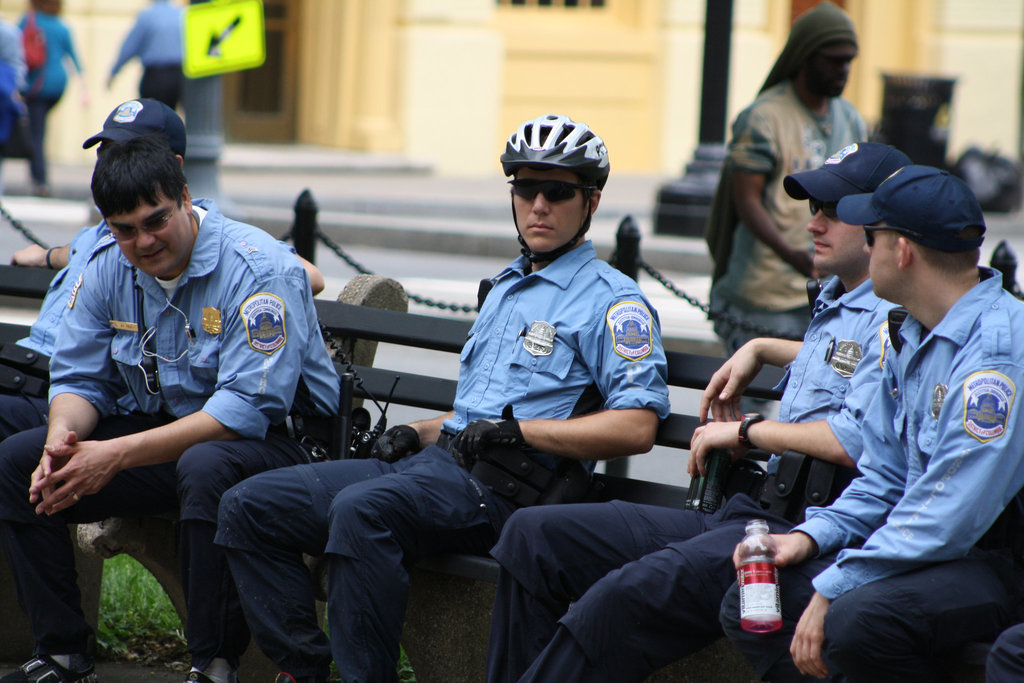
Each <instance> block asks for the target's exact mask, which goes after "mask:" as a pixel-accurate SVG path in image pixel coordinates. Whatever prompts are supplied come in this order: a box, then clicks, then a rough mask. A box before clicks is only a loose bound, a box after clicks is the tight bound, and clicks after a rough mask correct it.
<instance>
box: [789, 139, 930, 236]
mask: <svg viewBox="0 0 1024 683" xmlns="http://www.w3.org/2000/svg"><path fill="white" fill-rule="evenodd" d="M912 163H914V162H912V161H911V160H910V157H908V156H907V155H906V154H904V153H903V152H901V151H899V150H898V149H896V148H895V147H893V146H892V145H883V144H880V143H878V142H855V143H853V144H852V145H847V146H846V147H843V148H842V149H841V150H839V151H838V152H836V153H835V154H833V155H832V156H830V157H829V158H828V159H825V163H824V164H822V166H821V167H820V168H816V169H814V170H813V171H801V172H800V173H791V174H790V175H788V176H786V177H785V178H783V180H782V186H783V187H784V188H785V189H786V194H788V195H789V196H790V197H792V198H793V199H811V198H813V199H817V200H818V201H819V202H838V201H839V200H840V199H842V198H843V197H845V196H846V195H849V194H860V193H862V192H874V191H875V188H876V187H878V185H879V184H880V183H881V182H882V181H883V180H885V179H886V178H888V177H889V176H891V175H892V174H893V173H895V172H896V171H897V170H899V169H901V168H903V167H904V166H909V165H910V164H912ZM854 225H856V224H854Z"/></svg>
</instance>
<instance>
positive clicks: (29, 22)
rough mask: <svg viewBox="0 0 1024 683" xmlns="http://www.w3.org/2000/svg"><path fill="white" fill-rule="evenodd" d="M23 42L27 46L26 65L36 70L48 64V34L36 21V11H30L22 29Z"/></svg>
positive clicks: (30, 69)
mask: <svg viewBox="0 0 1024 683" xmlns="http://www.w3.org/2000/svg"><path fill="white" fill-rule="evenodd" d="M21 44H22V46H23V47H24V48H25V66H27V67H28V70H29V71H35V70H36V69H39V68H41V67H42V66H43V65H44V64H46V36H44V35H43V31H42V29H40V28H39V24H37V23H36V13H35V12H34V11H32V12H29V13H28V16H27V17H26V18H25V26H24V28H22V29H21Z"/></svg>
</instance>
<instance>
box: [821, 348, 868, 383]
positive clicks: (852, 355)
mask: <svg viewBox="0 0 1024 683" xmlns="http://www.w3.org/2000/svg"><path fill="white" fill-rule="evenodd" d="M833 344H834V345H835V346H833ZM863 355H864V351H863V350H862V349H861V346H860V344H858V343H857V342H855V341H853V340H850V339H840V340H839V341H838V342H837V341H835V340H833V341H832V342H830V343H829V353H828V355H827V357H826V360H827V361H828V364H829V365H831V366H832V369H833V370H835V371H836V372H837V373H839V376H840V377H846V378H850V377H852V376H853V371H854V370H856V369H857V365H858V364H859V363H860V359H861V358H862V357H863Z"/></svg>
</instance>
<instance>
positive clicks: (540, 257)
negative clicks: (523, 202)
mask: <svg viewBox="0 0 1024 683" xmlns="http://www.w3.org/2000/svg"><path fill="white" fill-rule="evenodd" d="M584 201H585V202H586V204H587V217H586V218H584V219H583V224H582V225H581V226H580V229H579V230H577V231H576V234H575V235H573V236H572V237H570V238H569V241H568V242H566V243H565V244H563V245H562V246H560V247H555V248H554V249H552V250H551V251H542V252H540V253H537V252H535V251H533V250H532V249H530V247H529V245H528V244H526V240H524V239H523V234H522V233H521V232H519V219H518V218H516V200H515V197H513V198H512V222H513V223H515V226H516V237H517V238H518V239H519V246H521V247H522V249H520V251H521V252H522V254H523V256H525V257H526V258H528V259H529V260H530V263H548V262H550V261H554V260H555V259H556V258H558V257H559V256H561V255H562V254H564V253H565V252H567V251H570V250H571V249H572V248H573V247H575V246H576V245H577V244H578V243H579V241H580V238H582V237H583V236H584V235H585V234H587V230H589V229H590V219H591V217H592V216H593V215H594V214H593V211H592V210H591V208H590V192H589V191H587V192H585V194H584Z"/></svg>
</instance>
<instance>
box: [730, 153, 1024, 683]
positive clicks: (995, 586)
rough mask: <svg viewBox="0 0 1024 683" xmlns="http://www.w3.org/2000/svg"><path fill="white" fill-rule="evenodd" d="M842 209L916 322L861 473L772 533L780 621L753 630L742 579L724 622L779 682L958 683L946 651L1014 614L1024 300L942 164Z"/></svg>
mask: <svg viewBox="0 0 1024 683" xmlns="http://www.w3.org/2000/svg"><path fill="white" fill-rule="evenodd" d="M838 214H839V217H840V218H841V219H843V220H846V221H851V222H860V223H864V224H865V235H866V238H867V243H868V250H869V252H870V254H871V266H870V269H871V279H872V281H873V282H874V287H875V293H876V294H878V295H879V296H880V297H883V298H885V299H888V300H890V301H893V302H895V303H897V304H900V305H901V306H903V307H905V308H906V310H907V311H908V312H909V315H908V317H907V318H906V320H905V322H903V324H902V326H901V327H900V328H899V333H898V335H897V336H893V337H892V339H891V341H892V347H893V351H895V352H894V353H889V354H887V356H886V358H885V362H884V367H883V370H882V380H881V383H880V385H879V387H878V391H877V392H876V394H875V396H874V398H873V400H872V401H871V404H870V406H869V408H868V412H867V415H866V416H865V419H864V421H863V432H864V437H863V441H864V454H863V455H862V456H861V459H860V460H859V461H858V464H857V467H858V469H859V470H860V471H861V473H862V475H863V476H861V477H860V478H858V479H856V480H855V481H854V482H853V483H851V484H850V485H849V486H848V487H847V489H846V490H845V491H844V492H843V494H842V495H841V496H840V497H839V498H838V499H837V500H836V501H835V502H834V503H833V504H832V505H830V506H829V507H825V508H813V509H811V510H809V511H808V513H807V521H806V522H804V523H803V524H801V525H799V526H797V527H796V528H795V529H794V530H793V531H792V532H791V533H787V534H779V535H776V536H775V540H776V542H777V543H778V545H779V553H778V555H777V557H776V559H777V562H778V564H779V565H781V566H782V567H783V569H782V570H781V571H780V574H781V595H782V602H783V607H782V614H783V620H784V623H783V628H782V630H780V631H777V632H775V633H773V634H751V633H747V632H745V631H743V630H742V629H741V628H740V625H739V601H738V591H737V589H736V587H735V586H733V588H731V589H730V593H729V595H728V597H727V598H726V599H725V600H724V601H723V603H722V611H721V615H720V616H721V620H722V625H723V626H724V628H725V630H726V633H727V634H728V636H729V638H730V639H731V640H732V641H733V642H734V643H735V644H736V645H737V646H738V647H739V648H740V649H741V650H742V651H743V652H744V654H746V655H747V658H748V659H749V660H750V661H751V663H753V664H754V666H755V668H756V669H757V671H758V673H759V674H761V675H762V676H765V677H766V678H768V679H770V680H772V681H790V680H809V679H812V678H824V677H826V676H833V677H843V680H849V681H872V682H878V681H901V682H902V681H939V680H948V670H947V663H946V659H947V657H948V655H949V654H950V653H953V652H956V650H957V649H958V648H959V647H960V646H961V645H963V644H965V643H967V642H970V641H974V640H989V639H993V638H995V637H996V635H998V633H999V631H1000V630H1001V629H1002V628H1004V627H1005V626H1006V625H1007V624H1008V623H1010V619H1011V617H1012V616H1013V613H1014V601H1013V598H1012V595H1013V591H1012V586H1011V582H1012V578H1011V577H1012V574H1011V572H1010V560H1009V557H1008V553H1007V552H1006V549H1007V548H1008V547H1009V543H1008V540H1009V539H1007V538H1004V537H1002V528H1003V525H1002V524H995V523H996V522H997V519H998V518H999V517H1000V515H1002V514H1003V512H1004V510H1005V509H1006V508H1007V505H1008V503H1010V502H1011V500H1012V499H1013V498H1014V496H1016V495H1017V493H1018V492H1019V491H1020V490H1021V487H1022V485H1024V459H1022V458H1021V454H1020V439H1019V434H1017V430H1020V429H1024V411H1021V409H1020V407H1019V406H1018V405H1017V404H1016V402H1015V398H1016V393H1017V386H1018V385H1020V384H1021V383H1022V382H1024V344H1022V343H1021V340H1020V339H1019V338H1018V335H1019V334H1020V330H1022V329H1024V304H1022V303H1021V302H1019V301H1017V299H1016V298H1014V296H1013V295H1012V294H1011V293H1009V292H1007V291H1005V290H1004V289H1003V288H1002V282H1001V278H1000V277H999V275H998V273H995V272H993V271H992V270H990V269H988V268H979V267H978V258H979V247H980V246H981V242H982V239H983V236H984V232H985V222H984V218H983V216H982V213H981V209H980V208H979V206H978V202H977V200H976V199H975V197H974V195H973V194H972V193H971V191H970V189H969V188H968V187H967V185H966V184H965V183H963V182H962V181H961V180H959V179H958V178H955V177H953V176H951V175H949V174H948V173H947V172H945V171H940V170H938V169H934V168H929V167H926V166H908V167H906V168H904V169H902V170H901V171H900V172H898V173H896V174H895V175H893V176H892V177H890V178H889V179H888V180H886V181H885V182H884V183H882V184H881V185H880V186H879V187H878V189H877V190H875V192H874V193H871V194H864V195H857V196H852V197H846V198H844V199H843V200H842V201H841V202H840V203H839V206H838ZM1015 435H1017V436H1015ZM1013 512H1014V510H1008V511H1007V514H1013ZM1016 523H1019V520H1016ZM1009 526H1010V527H1011V528H1012V527H1013V526H1015V524H1014V523H1011V524H1010V525H1009ZM990 527H991V533H987V532H988V531H989V530H990ZM801 612H802V614H801ZM797 615H800V616H799V620H797Z"/></svg>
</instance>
